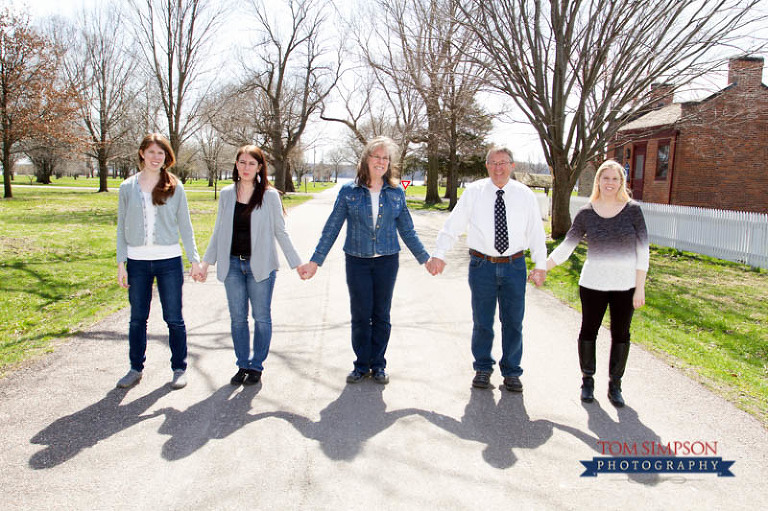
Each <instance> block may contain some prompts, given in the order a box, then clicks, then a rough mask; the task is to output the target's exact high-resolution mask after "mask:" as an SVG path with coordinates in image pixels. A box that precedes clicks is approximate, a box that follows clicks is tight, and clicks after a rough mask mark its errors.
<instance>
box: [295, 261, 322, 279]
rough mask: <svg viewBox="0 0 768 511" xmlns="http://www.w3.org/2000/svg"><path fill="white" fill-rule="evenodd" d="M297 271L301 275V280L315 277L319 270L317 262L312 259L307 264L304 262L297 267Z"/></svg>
mask: <svg viewBox="0 0 768 511" xmlns="http://www.w3.org/2000/svg"><path fill="white" fill-rule="evenodd" d="M296 272H297V273H298V274H299V277H301V280H309V279H311V278H312V277H314V276H315V273H316V272H317V263H315V262H312V261H310V262H308V263H306V264H302V265H301V266H298V267H297V268H296Z"/></svg>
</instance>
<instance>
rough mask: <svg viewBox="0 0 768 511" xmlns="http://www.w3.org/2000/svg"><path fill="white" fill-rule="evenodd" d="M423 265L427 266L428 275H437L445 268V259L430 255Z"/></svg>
mask: <svg viewBox="0 0 768 511" xmlns="http://www.w3.org/2000/svg"><path fill="white" fill-rule="evenodd" d="M424 266H425V267H426V268H427V271H428V272H429V273H430V275H438V274H440V273H443V270H444V269H445V261H443V260H442V259H440V258H437V257H430V258H429V260H428V261H427V262H426V263H425V264H424Z"/></svg>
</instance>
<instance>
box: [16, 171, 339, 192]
mask: <svg viewBox="0 0 768 511" xmlns="http://www.w3.org/2000/svg"><path fill="white" fill-rule="evenodd" d="M122 182H123V180H122V179H120V178H112V177H110V178H107V189H108V190H109V191H117V190H118V189H119V188H120V183H122ZM13 184H14V185H34V186H39V187H42V188H59V187H77V188H98V187H99V178H98V177H90V178H89V177H78V178H77V179H75V178H74V177H62V178H58V179H57V178H55V177H54V178H52V179H51V184H49V185H43V184H39V183H35V182H34V176H21V175H19V176H16V179H15V180H14V181H13ZM231 184H232V180H231V179H224V180H221V181H219V182H218V183H217V185H216V188H217V189H218V190H221V189H222V188H224V187H225V186H227V185H231ZM333 186H335V183H332V182H330V183H315V182H309V183H307V193H317V192H322V191H323V190H327V189H328V188H331V187H333ZM184 188H185V189H186V190H195V191H198V190H207V191H210V192H212V193H213V191H214V190H213V187H212V186H208V179H190V180H187V182H186V183H185V184H184ZM300 188H301V189H298V187H297V189H296V191H297V192H304V183H302V184H301V187H300Z"/></svg>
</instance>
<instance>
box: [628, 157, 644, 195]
mask: <svg viewBox="0 0 768 511" xmlns="http://www.w3.org/2000/svg"><path fill="white" fill-rule="evenodd" d="M646 145H647V144H635V146H634V153H635V157H634V158H633V159H632V168H631V169H630V176H631V182H630V189H631V190H632V198H633V199H636V200H642V198H643V175H644V174H645V148H646Z"/></svg>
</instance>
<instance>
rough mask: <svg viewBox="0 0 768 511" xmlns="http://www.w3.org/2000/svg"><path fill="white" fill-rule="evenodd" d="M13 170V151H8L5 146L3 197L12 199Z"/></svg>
mask: <svg viewBox="0 0 768 511" xmlns="http://www.w3.org/2000/svg"><path fill="white" fill-rule="evenodd" d="M12 170H13V161H11V151H10V150H7V149H6V145H5V144H3V190H4V192H3V197H4V198H6V199H10V198H12V197H13V192H12V190H11V171H12Z"/></svg>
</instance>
